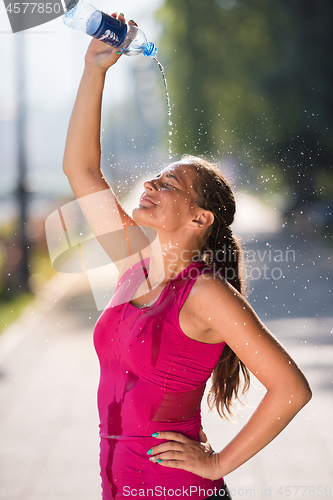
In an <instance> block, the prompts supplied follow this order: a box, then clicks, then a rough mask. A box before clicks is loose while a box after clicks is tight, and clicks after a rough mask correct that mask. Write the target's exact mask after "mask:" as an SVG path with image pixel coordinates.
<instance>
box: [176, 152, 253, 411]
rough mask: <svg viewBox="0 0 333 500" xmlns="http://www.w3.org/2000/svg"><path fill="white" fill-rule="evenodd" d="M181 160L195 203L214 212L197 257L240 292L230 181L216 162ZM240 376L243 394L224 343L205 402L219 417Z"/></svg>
mask: <svg viewBox="0 0 333 500" xmlns="http://www.w3.org/2000/svg"><path fill="white" fill-rule="evenodd" d="M182 161H184V162H185V163H186V164H189V165H191V166H194V167H195V168H196V173H197V175H196V176H194V183H193V187H194V190H195V191H196V193H197V204H198V205H199V206H200V207H201V208H204V209H206V210H210V211H211V212H212V213H213V214H214V222H213V224H212V225H211V226H210V227H209V230H208V231H207V234H206V237H205V240H204V242H203V245H202V248H201V258H202V260H204V261H205V262H206V264H207V265H208V266H209V267H212V268H213V270H214V272H219V273H222V275H223V276H224V278H225V279H226V280H227V281H228V282H229V283H230V284H231V285H232V286H233V287H234V288H236V290H237V291H238V292H239V293H241V294H242V295H244V293H245V286H244V280H243V279H242V249H241V246H240V243H239V242H238V241H237V240H236V239H235V238H234V236H233V235H232V231H231V229H230V225H231V224H232V222H233V220H234V216H235V212H236V203H235V197H234V194H233V192H232V189H231V187H230V184H229V183H228V182H227V180H226V179H225V178H224V177H223V175H222V173H221V172H220V170H219V168H218V166H217V165H215V164H213V163H210V162H209V161H207V160H205V159H204V158H199V157H196V156H189V155H185V156H183V157H182ZM241 373H242V375H243V379H244V380H243V388H242V394H244V393H245V392H246V391H247V390H248V388H249V385H250V374H249V371H248V370H247V368H246V366H245V365H244V363H242V361H241V360H240V359H239V358H238V357H237V356H236V354H235V353H234V352H233V351H232V350H231V349H230V347H229V346H228V345H227V344H226V345H225V347H224V349H223V352H222V355H221V357H220V359H219V361H218V363H217V365H216V367H215V368H214V370H213V373H212V387H211V389H210V391H209V394H208V398H207V400H208V405H209V407H210V408H212V407H213V406H214V405H215V406H216V408H217V411H218V413H219V415H220V416H221V417H222V418H228V416H227V414H226V412H228V413H229V414H230V415H232V412H231V407H233V406H234V404H233V401H232V400H233V399H234V398H236V399H239V391H240V388H241Z"/></svg>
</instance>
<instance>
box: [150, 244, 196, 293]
mask: <svg viewBox="0 0 333 500" xmlns="http://www.w3.org/2000/svg"><path fill="white" fill-rule="evenodd" d="M156 240H157V241H156V242H155V243H153V244H151V255H150V264H149V275H148V278H149V281H150V285H151V287H152V288H155V287H156V286H165V285H167V284H168V283H169V281H171V280H172V279H173V278H175V277H176V276H177V275H178V274H179V273H181V272H182V271H183V270H184V269H186V267H188V266H189V265H190V264H192V263H193V262H195V261H197V260H200V250H199V248H198V246H197V244H196V242H193V239H192V240H188V239H187V238H186V235H183V237H182V238H180V237H179V238H176V237H175V235H173V238H166V237H163V235H160V234H159V235H158V238H157V239H156Z"/></svg>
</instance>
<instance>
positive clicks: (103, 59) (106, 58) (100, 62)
mask: <svg viewBox="0 0 333 500" xmlns="http://www.w3.org/2000/svg"><path fill="white" fill-rule="evenodd" d="M111 17H113V18H114V19H118V20H119V21H121V22H122V23H125V17H124V15H123V14H119V15H118V14H117V13H116V12H114V13H113V14H111ZM129 25H134V26H137V24H136V23H134V22H133V21H130V22H129ZM121 54H122V52H121V50H120V49H118V48H116V47H112V46H111V45H107V44H105V43H103V42H101V41H100V40H97V39H96V38H93V39H92V40H91V42H90V44H89V47H88V50H87V53H86V56H85V62H86V64H88V65H89V66H93V67H96V68H98V69H100V70H102V71H107V70H108V68H110V67H111V66H113V65H114V64H115V63H116V62H117V61H118V59H119V57H120V56H121Z"/></svg>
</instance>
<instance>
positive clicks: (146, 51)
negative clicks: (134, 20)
mask: <svg viewBox="0 0 333 500" xmlns="http://www.w3.org/2000/svg"><path fill="white" fill-rule="evenodd" d="M66 9H67V10H66V12H65V15H64V17H63V21H64V23H65V24H66V26H68V27H69V28H73V29H74V30H78V31H83V32H84V33H87V34H88V35H90V36H93V37H94V38H97V40H101V41H102V42H105V43H107V44H108V45H111V46H112V47H117V48H118V49H121V51H122V53H123V54H126V55H127V56H136V55H138V54H143V55H144V56H149V57H155V56H156V54H157V47H156V46H155V45H154V44H153V43H151V42H147V38H146V35H145V34H144V33H143V31H141V30H140V29H139V28H138V27H137V26H133V25H129V26H127V24H125V23H122V22H121V21H118V19H114V18H113V17H111V16H109V15H108V14H105V12H101V11H100V10H98V9H96V8H95V7H94V6H93V5H91V4H90V3H87V2H85V1H84V0H81V1H79V2H77V0H72V1H70V2H69V3H68V4H67V7H66Z"/></svg>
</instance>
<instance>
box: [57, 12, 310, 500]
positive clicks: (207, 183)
mask: <svg viewBox="0 0 333 500" xmlns="http://www.w3.org/2000/svg"><path fill="white" fill-rule="evenodd" d="M112 15H113V17H118V19H120V20H121V21H123V22H125V19H124V17H123V15H122V14H120V15H119V16H117V14H116V13H114V14H112ZM120 55H121V54H120V53H119V52H117V51H116V50H114V49H112V48H110V47H108V46H107V45H105V44H104V43H101V42H99V41H97V40H92V42H91V44H90V46H89V49H88V51H87V54H86V59H85V61H86V64H85V70H84V74H83V77H82V80H81V83H80V87H79V90H78V95H77V98H76V102H75V105H74V109H73V112H72V116H71V120H70V125H69V130H68V136H67V142H66V148H65V156H64V171H65V173H66V175H67V176H68V178H69V181H70V183H71V186H72V188H73V191H74V193H75V195H76V197H77V198H78V199H79V202H80V205H81V207H82V209H83V211H84V213H85V215H86V217H87V219H88V220H89V223H90V225H91V227H92V229H93V231H94V233H95V235H96V236H97V237H98V238H99V240H100V242H101V244H102V246H103V247H104V249H105V250H106V251H107V252H108V253H109V255H110V256H111V258H112V259H113V260H114V262H115V264H116V266H117V268H118V270H119V279H118V284H117V287H116V291H115V294H114V297H113V299H112V301H111V303H110V304H109V306H108V307H107V308H106V310H105V311H104V312H103V314H102V315H101V317H100V319H99V320H98V322H97V325H96V328H95V332H94V343H95V348H96V351H97V354H98V356H99V360H100V365H101V379H100V385H99V390H98V407H99V414H100V419H101V424H100V436H101V452H100V465H101V477H102V488H103V498H104V499H105V500H109V499H112V498H116V499H118V498H127V497H132V496H143V497H148V498H174V497H178V498H188V497H190V498H194V499H199V498H200V499H203V498H208V497H209V498H211V497H212V498H213V497H224V498H230V496H229V494H228V490H227V487H226V485H225V484H224V480H223V477H224V476H225V475H227V474H228V473H230V472H232V471H233V470H235V469H236V468H238V467H239V466H241V465H242V464H243V463H245V462H246V461H247V460H249V459H250V458H251V457H253V455H255V454H256V453H258V452H259V451H260V450H261V449H262V448H263V447H264V446H266V445H267V444H268V443H270V442H271V441H272V439H274V438H275V437H276V436H277V435H278V434H279V433H280V432H281V431H282V430H283V429H284V427H285V426H286V425H287V424H288V423H289V421H290V420H291V419H292V418H293V417H294V416H295V415H296V413H297V412H298V411H299V410H300V409H301V408H302V407H303V406H304V405H305V404H306V403H307V402H308V401H309V399H310V398H311V391H310V388H309V386H308V383H307V381H306V379H305V377H304V375H303V374H302V372H301V371H300V369H299V368H298V367H297V366H296V364H295V362H294V361H293V360H292V359H291V358H290V356H289V355H288V354H287V353H286V351H285V350H284V349H283V347H282V346H281V345H280V344H279V343H278V342H277V340H276V339H275V338H274V337H273V336H272V334H271V333H270V332H269V331H268V330H267V329H266V328H265V326H264V325H263V324H262V323H261V322H260V320H259V319H258V317H257V316H256V314H255V313H254V311H253V310H252V308H251V307H250V305H249V304H248V303H247V302H246V300H245V299H244V297H243V296H242V283H241V279H240V273H239V269H238V267H239V266H238V263H239V257H240V253H239V247H238V246H237V243H236V241H235V240H234V238H233V236H232V233H231V230H230V227H229V226H230V224H231V223H232V221H233V217H234V213H235V201H234V197H233V194H232V191H231V189H230V186H229V185H228V183H227V182H226V181H225V179H224V178H223V176H222V175H221V173H220V172H219V170H218V169H217V168H216V167H214V166H212V165H211V164H209V163H208V162H206V161H205V160H203V159H200V158H195V157H184V158H182V159H181V161H180V162H176V163H173V164H171V165H169V166H168V167H167V168H165V169H164V170H162V171H161V172H160V173H159V174H158V175H157V176H155V177H154V178H153V179H151V180H150V181H148V182H145V183H144V193H143V195H142V197H141V199H140V202H139V205H138V206H137V207H136V208H135V209H134V210H133V213H132V217H131V216H129V215H128V214H127V213H126V212H125V211H124V209H123V208H122V206H121V205H120V203H119V202H118V200H117V198H116V196H115V195H114V193H113V191H112V190H111V188H110V186H109V185H108V184H107V182H106V180H105V179H104V177H103V174H102V172H101V170H100V155H101V149H100V126H101V122H100V119H101V118H100V117H101V102H102V91H103V85H104V79H105V74H106V71H107V69H108V68H110V67H111V66H113V65H114V64H115V63H116V61H117V60H118V59H119V57H120ZM97 201H98V202H97ZM144 226H146V227H148V228H152V229H154V230H155V231H156V233H157V236H158V238H157V239H155V240H154V242H151V244H149V241H148V239H147V233H146V232H145V231H143V230H142V228H143V227H144ZM121 228H122V229H123V230H124V231H125V233H126V245H127V249H128V251H127V253H126V252H125V251H124V249H123V247H122V245H121V244H119V245H114V244H110V241H111V235H112V234H113V233H115V232H116V231H117V230H119V229H121ZM131 235H132V237H130V236H131ZM133 235H134V236H133ZM156 242H157V243H156ZM111 243H112V242H111ZM113 243H114V242H113ZM118 243H119V242H118ZM143 249H144V251H142V250H143ZM141 251H142V252H141ZM143 255H145V257H143ZM217 271H218V272H217ZM223 275H224V276H225V278H226V279H224V277H223ZM248 370H249V371H251V372H252V373H254V374H255V376H256V377H257V378H258V379H259V381H260V382H261V383H262V384H263V385H264V386H265V387H266V389H267V392H266V394H265V396H264V398H263V399H262V401H261V403H260V405H259V406H258V408H257V409H256V410H255V412H254V413H253V415H252V416H251V418H250V419H249V421H248V422H247V424H246V425H245V426H244V427H243V428H242V430H241V431H240V432H239V433H238V434H237V436H236V437H235V438H234V439H233V440H232V441H231V442H230V443H229V444H228V445H227V446H226V447H225V448H224V449H223V450H222V451H221V452H220V453H215V452H214V451H213V450H212V449H211V447H210V445H209V444H208V443H207V439H206V436H205V434H204V433H203V431H202V430H200V423H201V421H200V402H201V399H202V395H203V391H204V388H205V383H206V381H207V380H208V378H209V377H210V374H211V372H212V371H213V386H212V389H211V393H210V399H211V403H215V404H216V407H217V408H218V410H219V413H220V414H221V415H224V416H225V414H226V412H230V407H231V404H232V401H231V400H232V398H233V397H237V394H238V389H239V385H240V373H241V372H242V373H243V375H244V383H245V387H244V389H246V387H247V386H248V383H249V373H248Z"/></svg>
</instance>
